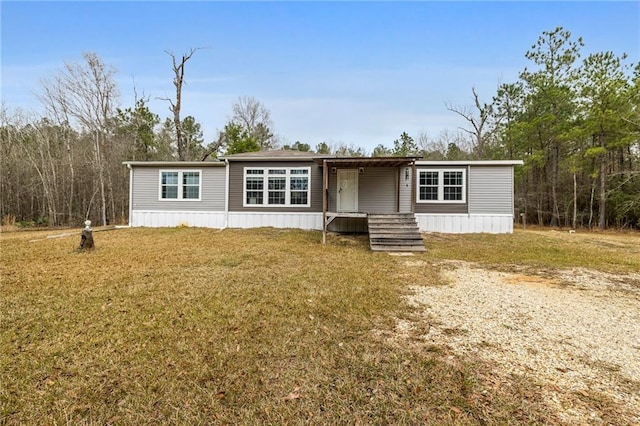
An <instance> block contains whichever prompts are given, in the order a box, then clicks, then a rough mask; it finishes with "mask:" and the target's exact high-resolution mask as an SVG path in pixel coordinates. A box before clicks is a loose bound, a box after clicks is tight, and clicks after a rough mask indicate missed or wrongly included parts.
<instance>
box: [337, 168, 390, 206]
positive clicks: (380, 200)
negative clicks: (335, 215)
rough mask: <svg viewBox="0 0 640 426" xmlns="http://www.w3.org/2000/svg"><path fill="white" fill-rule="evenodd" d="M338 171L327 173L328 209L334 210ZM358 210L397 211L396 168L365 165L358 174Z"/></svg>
mask: <svg viewBox="0 0 640 426" xmlns="http://www.w3.org/2000/svg"><path fill="white" fill-rule="evenodd" d="M337 180H338V173H337V172H336V173H332V172H330V173H329V211H334V212H335V211H336V209H337V200H336V191H337V187H338V182H337ZM358 211H359V212H361V213H395V212H397V211H398V169H397V168H395V167H365V168H364V171H363V172H362V173H359V174H358Z"/></svg>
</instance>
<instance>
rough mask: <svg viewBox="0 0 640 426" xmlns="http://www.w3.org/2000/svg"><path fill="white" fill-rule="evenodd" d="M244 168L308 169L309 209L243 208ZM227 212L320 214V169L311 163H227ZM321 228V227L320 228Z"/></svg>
mask: <svg viewBox="0 0 640 426" xmlns="http://www.w3.org/2000/svg"><path fill="white" fill-rule="evenodd" d="M245 167H309V168H310V169H311V177H310V179H309V184H310V186H311V190H310V194H309V196H310V198H311V206H310V207H259V206H250V207H244V206H243V197H244V169H245ZM229 211H230V212H256V213H291V212H300V213H312V212H320V213H322V167H320V166H318V165H317V164H316V163H315V162H313V161H232V162H229ZM320 228H322V226H320Z"/></svg>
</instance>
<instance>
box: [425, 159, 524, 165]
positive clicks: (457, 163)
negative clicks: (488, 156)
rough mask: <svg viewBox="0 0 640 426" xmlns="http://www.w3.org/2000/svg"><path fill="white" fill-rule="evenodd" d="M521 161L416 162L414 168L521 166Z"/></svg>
mask: <svg viewBox="0 0 640 426" xmlns="http://www.w3.org/2000/svg"><path fill="white" fill-rule="evenodd" d="M523 164H524V161H522V160H468V161H464V160H452V161H449V160H417V161H416V166H522V165H523Z"/></svg>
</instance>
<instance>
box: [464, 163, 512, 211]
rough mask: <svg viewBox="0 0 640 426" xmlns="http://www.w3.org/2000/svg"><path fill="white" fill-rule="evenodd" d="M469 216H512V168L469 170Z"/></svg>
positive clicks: (478, 168)
mask: <svg viewBox="0 0 640 426" xmlns="http://www.w3.org/2000/svg"><path fill="white" fill-rule="evenodd" d="M468 181H469V185H468V188H469V192H468V196H467V199H468V200H469V213H470V214H506V215H513V167H486V166H485V167H471V168H470V169H469V179H468Z"/></svg>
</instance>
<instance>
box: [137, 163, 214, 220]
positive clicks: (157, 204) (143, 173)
mask: <svg viewBox="0 0 640 426" xmlns="http://www.w3.org/2000/svg"><path fill="white" fill-rule="evenodd" d="M160 170H167V171H171V170H176V171H178V170H200V172H201V173H200V189H201V193H200V200H199V201H195V200H194V201H191V200H184V201H183V200H160ZM131 173H133V178H132V186H133V188H132V207H133V209H134V210H163V211H224V206H225V202H224V197H225V194H224V191H225V180H226V172H225V168H224V167H200V168H198V167H134V168H133V169H132V171H131Z"/></svg>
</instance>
